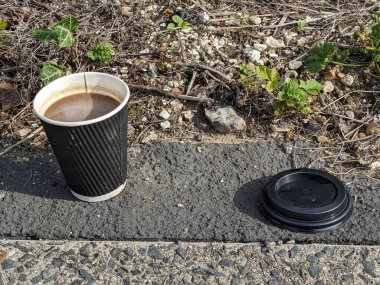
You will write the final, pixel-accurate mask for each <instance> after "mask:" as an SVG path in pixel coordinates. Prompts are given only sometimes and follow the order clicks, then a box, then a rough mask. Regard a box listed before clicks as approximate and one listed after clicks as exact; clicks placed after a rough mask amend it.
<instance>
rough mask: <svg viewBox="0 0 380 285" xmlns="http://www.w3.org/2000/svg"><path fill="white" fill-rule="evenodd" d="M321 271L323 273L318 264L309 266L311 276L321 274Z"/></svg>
mask: <svg viewBox="0 0 380 285" xmlns="http://www.w3.org/2000/svg"><path fill="white" fill-rule="evenodd" d="M319 273H321V269H320V268H319V267H318V266H316V265H312V266H310V267H309V274H310V276H311V277H313V278H315V277H317V276H318V275H319Z"/></svg>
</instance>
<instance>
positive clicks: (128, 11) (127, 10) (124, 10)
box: [121, 6, 132, 16]
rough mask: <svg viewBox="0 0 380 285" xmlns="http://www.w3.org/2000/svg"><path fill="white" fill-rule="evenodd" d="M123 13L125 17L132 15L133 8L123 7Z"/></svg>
mask: <svg viewBox="0 0 380 285" xmlns="http://www.w3.org/2000/svg"><path fill="white" fill-rule="evenodd" d="M121 13H122V14H123V15H124V16H128V15H130V14H131V13H132V7H131V6H123V7H122V8H121Z"/></svg>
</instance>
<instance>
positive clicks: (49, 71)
mask: <svg viewBox="0 0 380 285" xmlns="http://www.w3.org/2000/svg"><path fill="white" fill-rule="evenodd" d="M63 75H65V73H64V72H63V70H62V69H61V68H60V67H59V66H58V65H56V64H54V63H51V62H45V63H44V66H43V67H42V69H41V71H40V79H41V80H42V82H43V83H44V84H45V85H46V84H48V83H50V82H52V81H54V80H56V79H58V78H60V77H62V76H63Z"/></svg>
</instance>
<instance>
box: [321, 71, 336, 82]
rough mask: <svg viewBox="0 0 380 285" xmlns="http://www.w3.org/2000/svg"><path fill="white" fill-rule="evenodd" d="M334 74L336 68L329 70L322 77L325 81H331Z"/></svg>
mask: <svg viewBox="0 0 380 285" xmlns="http://www.w3.org/2000/svg"><path fill="white" fill-rule="evenodd" d="M336 72H337V69H336V68H331V69H329V70H327V71H326V72H325V73H324V74H323V77H324V78H325V80H328V81H332V80H334V79H335V78H336Z"/></svg>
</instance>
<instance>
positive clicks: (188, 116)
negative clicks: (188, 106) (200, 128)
mask: <svg viewBox="0 0 380 285" xmlns="http://www.w3.org/2000/svg"><path fill="white" fill-rule="evenodd" d="M182 117H183V119H184V120H185V121H191V120H192V119H193V117H194V113H193V112H192V111H190V110H188V111H184V112H182Z"/></svg>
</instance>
